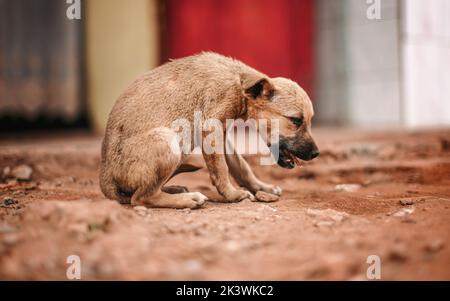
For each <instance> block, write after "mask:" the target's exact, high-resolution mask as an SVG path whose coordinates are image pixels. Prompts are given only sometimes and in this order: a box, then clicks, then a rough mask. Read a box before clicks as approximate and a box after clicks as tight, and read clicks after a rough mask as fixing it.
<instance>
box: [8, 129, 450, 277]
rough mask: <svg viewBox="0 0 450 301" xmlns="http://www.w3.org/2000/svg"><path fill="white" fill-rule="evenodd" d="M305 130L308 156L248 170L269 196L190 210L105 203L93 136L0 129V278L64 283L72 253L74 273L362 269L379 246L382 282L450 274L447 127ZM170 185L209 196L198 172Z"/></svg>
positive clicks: (349, 273) (277, 273) (339, 272)
mask: <svg viewBox="0 0 450 301" xmlns="http://www.w3.org/2000/svg"><path fill="white" fill-rule="evenodd" d="M314 135H315V137H316V140H317V142H318V145H319V147H320V148H321V151H322V152H321V156H320V157H319V158H318V159H317V160H315V161H313V162H311V163H308V164H305V165H304V166H303V167H302V168H296V169H295V170H292V171H287V170H284V169H281V168H279V167H264V168H263V167H258V168H255V169H256V171H257V173H258V174H259V175H260V177H261V178H263V179H264V180H266V181H268V182H272V183H276V184H278V185H280V186H282V188H283V189H284V193H283V196H282V198H281V199H280V201H278V202H276V203H256V202H250V201H243V202H241V203H234V204H224V203H220V202H208V203H207V204H206V206H205V207H204V208H203V209H199V210H193V211H191V210H170V209H148V210H146V211H142V210H141V211H137V210H135V209H133V208H132V207H131V206H127V205H119V204H117V203H115V202H114V201H108V200H106V199H105V198H104V197H103V195H102V194H101V192H100V189H99V187H98V179H97V176H98V167H99V151H100V138H99V137H94V136H90V135H88V134H83V133H72V134H52V135H50V136H49V135H47V136H44V137H42V136H39V135H38V136H33V137H30V136H28V137H20V136H16V137H15V138H2V139H1V142H0V173H2V170H3V179H2V180H1V182H0V279H61V280H64V279H66V269H67V266H68V264H67V263H66V260H67V257H68V256H69V255H78V256H80V258H81V265H82V271H81V273H82V279H84V280H87V279H150V280H151V279H170V280H172V279H182V280H198V279H206V280H250V279H258V280H302V279H338V280H340V279H342V280H365V279H367V278H366V270H367V268H368V266H369V264H367V263H366V260H367V257H368V256H369V255H378V256H380V258H381V276H382V279H383V280H393V279H395V280H399V279H446V280H450V130H434V131H415V132H402V131H389V132H363V131H354V130H331V129H318V130H316V131H315V132H314ZM21 164H26V165H27V166H29V167H31V168H32V175H31V179H30V180H29V181H17V180H16V179H14V178H11V170H12V169H14V167H16V166H19V165H21ZM8 167H9V170H8ZM22 173H25V175H22V176H24V177H25V178H26V177H27V175H26V168H25V171H24V170H22ZM7 174H9V176H6V175H7ZM171 183H174V184H182V185H186V186H188V187H189V188H190V190H191V191H200V192H202V193H204V194H206V195H207V196H209V197H210V198H211V199H213V200H216V201H217V200H220V197H218V195H217V193H216V192H215V189H214V188H213V187H212V185H211V184H210V182H209V177H208V174H207V171H206V170H200V171H198V172H196V173H192V174H182V175H178V176H177V177H176V178H174V179H173V180H172V181H171ZM339 184H357V185H353V186H348V185H347V186H346V185H344V186H337V185H339ZM346 190H350V191H346Z"/></svg>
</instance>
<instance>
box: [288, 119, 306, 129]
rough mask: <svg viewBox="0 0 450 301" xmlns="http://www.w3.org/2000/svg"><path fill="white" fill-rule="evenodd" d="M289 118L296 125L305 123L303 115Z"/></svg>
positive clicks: (299, 125)
mask: <svg viewBox="0 0 450 301" xmlns="http://www.w3.org/2000/svg"><path fill="white" fill-rule="evenodd" d="M289 119H290V120H291V122H292V123H293V124H295V126H296V127H301V126H302V124H303V117H289Z"/></svg>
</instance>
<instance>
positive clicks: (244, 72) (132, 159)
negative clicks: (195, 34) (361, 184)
mask: <svg viewBox="0 0 450 301" xmlns="http://www.w3.org/2000/svg"><path fill="white" fill-rule="evenodd" d="M196 110H197V111H201V112H202V113H203V115H204V117H205V118H215V119H218V120H220V121H221V122H225V120H227V119H228V120H229V119H233V120H235V119H239V118H240V119H243V120H247V119H249V118H253V119H255V120H259V119H267V120H270V119H272V120H273V119H277V120H278V124H279V142H278V143H279V145H278V147H279V156H278V162H277V163H278V165H280V166H281V167H283V168H293V167H294V166H295V162H296V161H297V158H299V159H301V160H311V159H314V158H316V157H317V156H318V155H319V150H318V148H317V146H316V144H315V142H314V140H313V138H312V136H311V119H312V117H313V115H314V112H313V107H312V103H311V101H310V99H309V97H308V95H307V94H306V92H305V91H304V90H303V89H302V88H300V87H299V86H298V85H297V84H296V83H295V82H293V81H291V80H289V79H286V78H281V77H278V78H269V77H268V76H266V75H264V74H262V73H261V72H258V71H257V70H255V69H253V68H251V67H249V66H247V65H245V64H244V63H242V62H240V61H238V60H234V59H231V58H228V57H224V56H222V55H219V54H216V53H211V52H206V53H201V54H197V55H194V56H190V57H185V58H181V59H177V60H173V61H170V62H168V63H166V64H164V65H162V66H159V67H157V68H155V69H153V70H151V71H149V72H147V73H145V74H144V75H142V76H141V77H139V78H138V79H137V80H136V81H134V82H133V83H132V84H131V86H130V87H128V89H127V90H126V91H125V92H124V93H123V94H122V95H121V96H120V97H119V99H118V100H117V101H116V103H115V105H114V107H113V109H112V111H111V113H110V115H109V119H108V123H107V127H106V132H105V137H104V139H103V144H102V153H101V171H100V187H101V189H102V191H103V193H104V194H105V196H106V197H108V198H110V199H114V200H118V201H119V202H120V203H131V204H132V205H138V204H140V205H144V206H148V207H167V208H198V207H200V206H201V205H202V204H203V203H204V202H205V201H206V200H207V197H206V196H204V195H203V194H201V193H199V192H188V191H187V189H186V190H185V189H183V188H181V189H178V190H177V189H175V187H171V186H167V187H164V184H165V183H166V182H167V181H168V180H169V179H170V178H171V177H173V176H174V175H175V174H177V173H180V172H185V171H192V170H193V168H190V167H189V165H187V164H184V162H185V155H184V154H182V153H180V152H174V151H173V145H170V143H169V142H168V141H173V139H174V137H176V135H177V134H176V133H175V132H174V130H173V129H171V127H170V126H171V124H172V122H173V121H174V120H177V119H180V118H183V119H186V120H189V121H191V122H192V120H193V119H194V118H193V117H194V112H195V111H196ZM203 158H204V160H205V163H206V166H207V168H208V170H209V174H210V177H211V181H212V183H213V184H214V186H215V187H216V188H217V191H218V192H219V193H220V194H221V195H222V196H223V198H224V199H225V201H229V202H238V201H241V200H243V199H246V198H249V199H252V200H254V198H255V197H254V195H253V193H256V192H257V191H260V190H262V191H264V192H268V193H272V194H276V195H280V194H281V188H280V187H278V186H275V185H271V184H267V183H264V182H263V181H261V180H259V179H258V178H257V177H256V176H255V174H254V173H253V172H252V170H251V168H250V166H249V164H248V163H247V162H246V161H245V160H244V158H243V157H242V156H241V155H240V154H237V153H235V154H217V153H214V154H206V153H205V152H203ZM229 173H231V175H232V176H233V178H234V179H235V180H236V181H237V183H238V184H239V185H241V186H242V187H245V188H247V190H246V189H241V188H236V187H234V186H233V184H232V183H231V181H230V178H229ZM172 188H173V189H172Z"/></svg>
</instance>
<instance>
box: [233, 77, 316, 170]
mask: <svg viewBox="0 0 450 301" xmlns="http://www.w3.org/2000/svg"><path fill="white" fill-rule="evenodd" d="M241 85H242V91H243V95H244V97H245V98H246V102H247V116H248V118H254V119H267V120H271V119H277V120H278V122H279V142H278V143H279V145H278V149H279V156H278V165H280V166H281V167H284V168H293V167H294V166H295V163H296V162H297V159H296V158H299V159H301V160H304V161H309V160H312V159H314V158H316V157H317V156H318V155H319V149H318V148H317V145H316V143H315V142H314V140H313V138H312V135H311V120H312V118H313V116H314V110H313V106H312V103H311V100H310V99H309V97H308V95H307V94H306V92H305V91H304V90H303V89H302V88H300V86H299V85H297V84H296V83H295V82H293V81H291V80H289V79H286V78H282V77H278V78H271V79H269V78H267V77H264V76H262V75H259V74H244V75H241ZM268 130H269V131H271V128H270V122H269V123H268ZM269 135H271V132H269Z"/></svg>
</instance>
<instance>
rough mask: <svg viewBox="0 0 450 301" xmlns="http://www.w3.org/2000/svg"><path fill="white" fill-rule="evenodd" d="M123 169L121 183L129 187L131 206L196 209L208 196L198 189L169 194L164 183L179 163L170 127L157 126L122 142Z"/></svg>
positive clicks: (174, 138) (179, 156) (178, 149)
mask: <svg viewBox="0 0 450 301" xmlns="http://www.w3.org/2000/svg"><path fill="white" fill-rule="evenodd" d="M122 155H123V158H124V159H123V162H122V164H121V165H122V168H123V169H126V175H125V176H124V177H123V178H122V182H123V186H124V187H129V188H132V191H134V193H133V196H132V197H131V204H132V205H144V206H148V207H165V208H198V207H200V206H201V205H203V203H204V202H205V201H206V199H207V197H206V196H204V195H203V194H201V193H199V192H188V193H179V194H168V193H166V192H164V191H163V190H162V189H163V188H162V187H163V185H164V184H165V183H166V182H167V181H168V180H169V179H170V178H171V176H172V175H173V174H174V173H175V171H176V170H177V168H178V167H179V165H180V162H181V149H180V146H179V144H178V141H177V139H176V133H175V132H174V131H172V130H171V129H169V128H156V129H153V130H151V131H149V132H148V133H145V134H143V135H140V136H137V137H133V138H130V139H128V140H127V141H126V143H124V146H123V150H122Z"/></svg>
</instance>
